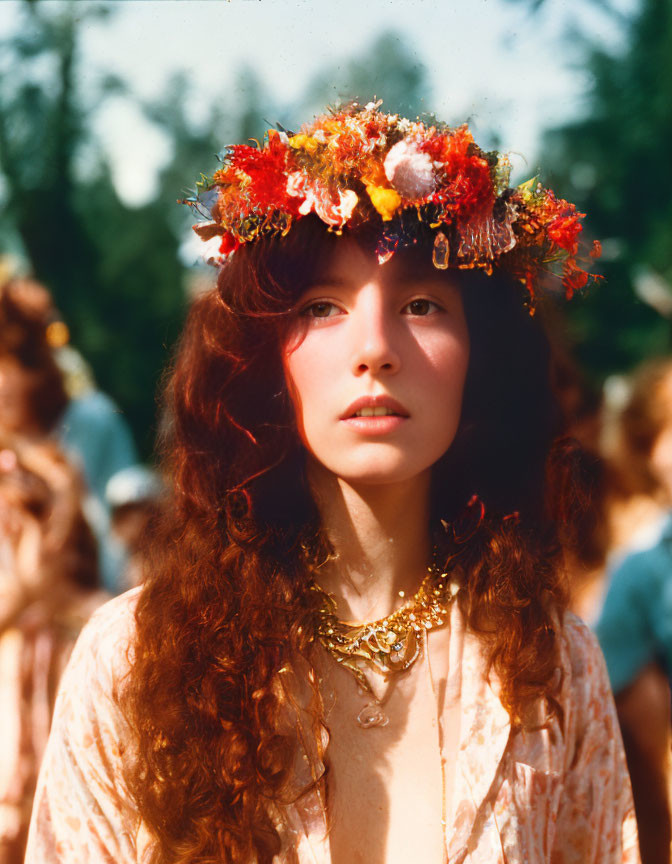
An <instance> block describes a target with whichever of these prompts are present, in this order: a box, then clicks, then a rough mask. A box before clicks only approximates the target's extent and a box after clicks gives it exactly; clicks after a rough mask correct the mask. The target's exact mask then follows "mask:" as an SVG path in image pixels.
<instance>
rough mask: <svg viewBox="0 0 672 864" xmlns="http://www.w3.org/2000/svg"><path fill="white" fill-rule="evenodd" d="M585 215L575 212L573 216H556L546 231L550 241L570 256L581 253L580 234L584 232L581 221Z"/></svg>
mask: <svg viewBox="0 0 672 864" xmlns="http://www.w3.org/2000/svg"><path fill="white" fill-rule="evenodd" d="M583 215H584V214H583V213H577V212H576V211H574V212H573V213H572V214H571V215H565V216H556V218H555V219H553V221H552V222H551V223H550V224H549V226H548V228H547V229H546V231H547V233H548V236H549V239H550V240H552V241H553V243H555V245H556V246H559V247H560V248H561V249H564V250H565V251H566V252H569V254H570V255H576V253H577V252H578V251H579V234H580V233H581V232H582V231H583V226H582V225H581V223H580V222H579V219H580V218H581V217H582V216H583Z"/></svg>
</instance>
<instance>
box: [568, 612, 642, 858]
mask: <svg viewBox="0 0 672 864" xmlns="http://www.w3.org/2000/svg"><path fill="white" fill-rule="evenodd" d="M568 618H570V622H569V623H568V625H567V626H566V628H565V629H566V634H567V639H568V649H569V654H570V669H571V674H570V675H569V676H568V680H566V682H565V687H566V693H567V695H566V697H565V699H564V700H563V702H564V709H565V712H566V716H565V723H564V726H565V734H566V741H567V757H566V763H565V769H564V784H563V785H564V789H563V795H562V799H561V802H560V807H559V811H558V815H557V821H556V831H555V839H554V843H553V852H552V855H551V862H552V864H639V862H640V857H639V845H638V839H637V824H636V820H635V811H634V805H633V800H632V790H631V787H630V777H629V775H628V769H627V764H626V761H625V752H624V750H623V742H622V740H621V732H620V728H619V725H618V718H617V716H616V708H615V705H614V700H613V696H612V693H611V688H610V686H609V679H608V677H607V672H606V668H605V664H604V659H603V657H602V653H601V651H600V648H599V645H598V644H597V641H596V639H595V637H594V636H593V634H592V633H591V632H590V631H589V630H588V628H587V627H586V626H585V625H584V624H583V623H582V622H580V621H579V620H578V619H576V618H574V617H573V616H568Z"/></svg>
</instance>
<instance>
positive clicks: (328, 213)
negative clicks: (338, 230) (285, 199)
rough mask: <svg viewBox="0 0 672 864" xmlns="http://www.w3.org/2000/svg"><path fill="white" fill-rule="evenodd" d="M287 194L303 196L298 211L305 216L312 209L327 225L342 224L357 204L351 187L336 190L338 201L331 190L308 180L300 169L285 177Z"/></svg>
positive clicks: (295, 196) (297, 196)
mask: <svg viewBox="0 0 672 864" xmlns="http://www.w3.org/2000/svg"><path fill="white" fill-rule="evenodd" d="M287 194H288V195H291V196H292V197H293V198H303V199H304V200H303V201H302V203H301V206H300V207H299V213H301V214H302V215H303V216H307V215H308V214H309V213H312V212H313V211H314V212H315V213H316V214H317V216H319V217H320V219H321V220H322V221H323V222H325V223H326V224H327V225H331V226H333V227H336V226H342V225H344V224H345V223H346V222H347V221H348V219H349V218H350V217H351V216H352V211H353V210H354V209H355V207H356V206H357V201H358V200H359V199H358V197H357V193H356V192H355V191H353V190H352V189H345V190H341V189H339V190H338V201H336V200H335V198H334V196H333V194H332V193H331V191H330V190H329V189H327V188H325V187H324V186H322V185H321V184H319V183H317V182H312V183H311V182H310V181H309V180H308V178H307V177H306V176H305V175H304V174H302V173H301V172H300V171H294V172H293V173H292V174H290V175H289V177H288V178H287Z"/></svg>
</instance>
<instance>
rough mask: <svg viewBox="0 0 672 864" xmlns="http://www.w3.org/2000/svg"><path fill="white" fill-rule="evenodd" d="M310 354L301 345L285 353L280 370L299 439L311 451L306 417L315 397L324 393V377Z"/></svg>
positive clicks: (311, 408)
mask: <svg viewBox="0 0 672 864" xmlns="http://www.w3.org/2000/svg"><path fill="white" fill-rule="evenodd" d="M309 355H310V352H309V351H307V350H304V346H303V345H301V346H299V347H298V348H296V349H294V350H291V351H285V352H283V355H282V368H283V372H284V376H285V384H286V385H287V392H288V393H289V396H290V399H291V400H292V404H293V406H294V418H295V421H296V428H297V432H298V435H299V438H300V440H301V442H302V444H303V445H304V447H306V448H308V449H311V448H310V447H309V444H308V437H307V434H306V425H305V421H306V415H307V414H308V415H310V414H311V411H315V410H316V408H317V407H318V406H316V405H315V401H316V397H317V396H318V394H319V393H320V392H324V377H323V373H322V372H321V371H320V369H319V368H318V366H317V365H316V363H315V362H314V361H315V360H316V359H317V358H311V357H310V356H309Z"/></svg>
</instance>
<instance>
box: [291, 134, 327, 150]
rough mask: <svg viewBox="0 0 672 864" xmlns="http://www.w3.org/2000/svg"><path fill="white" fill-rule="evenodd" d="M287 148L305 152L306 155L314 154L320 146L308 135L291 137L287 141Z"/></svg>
mask: <svg viewBox="0 0 672 864" xmlns="http://www.w3.org/2000/svg"><path fill="white" fill-rule="evenodd" d="M289 146H290V147H293V148H294V150H305V151H306V152H307V153H314V152H315V151H316V150H317V148H318V147H319V146H320V142H319V141H317V140H316V139H315V138H311V136H310V135H303V134H301V135H293V136H292V137H291V138H290V139H289Z"/></svg>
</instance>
